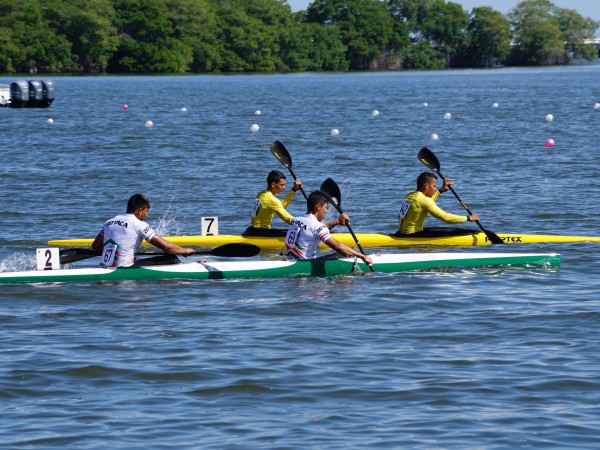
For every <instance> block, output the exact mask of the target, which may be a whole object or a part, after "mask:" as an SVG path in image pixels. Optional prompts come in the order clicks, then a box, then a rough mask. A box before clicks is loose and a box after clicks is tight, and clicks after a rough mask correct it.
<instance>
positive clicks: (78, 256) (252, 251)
mask: <svg viewBox="0 0 600 450" xmlns="http://www.w3.org/2000/svg"><path fill="white" fill-rule="evenodd" d="M259 252H260V248H259V247H258V246H256V245H252V244H246V243H231V244H224V245H221V246H219V247H217V248H214V249H212V250H198V251H196V252H195V253H194V254H195V255H212V256H223V257H240V258H243V257H250V256H256V255H257V254H258V253H259ZM137 254H138V255H140V256H143V255H148V256H150V255H166V254H167V253H163V252H138V253H137ZM95 256H100V253H99V252H96V251H95V250H93V249H91V248H70V249H66V250H61V251H60V263H61V264H69V263H73V262H76V261H81V260H83V259H88V258H93V257H95Z"/></svg>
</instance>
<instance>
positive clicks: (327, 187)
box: [321, 178, 375, 272]
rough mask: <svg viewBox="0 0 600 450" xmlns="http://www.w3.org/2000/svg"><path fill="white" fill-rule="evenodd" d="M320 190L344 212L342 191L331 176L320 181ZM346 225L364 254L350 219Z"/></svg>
mask: <svg viewBox="0 0 600 450" xmlns="http://www.w3.org/2000/svg"><path fill="white" fill-rule="evenodd" d="M321 192H323V193H324V194H325V195H326V196H327V197H329V199H330V203H331V204H332V205H333V207H334V208H335V209H337V211H338V212H339V213H340V214H344V211H342V192H341V191H340V188H339V186H338V185H337V183H336V182H335V181H333V180H332V179H331V178H327V179H326V180H325V181H323V183H321ZM346 226H347V227H348V231H349V232H350V234H351V235H352V239H354V242H356V246H357V247H358V249H359V250H360V252H361V253H362V254H363V255H366V253H365V251H364V250H363V248H362V245H360V242H358V238H357V237H356V235H355V234H354V231H353V230H352V227H351V226H350V221H348V220H347V221H346ZM369 269H371V272H375V269H373V266H372V265H370V266H369Z"/></svg>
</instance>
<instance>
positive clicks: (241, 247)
mask: <svg viewBox="0 0 600 450" xmlns="http://www.w3.org/2000/svg"><path fill="white" fill-rule="evenodd" d="M197 253H200V254H201V253H202V252H197ZM206 253H207V254H209V255H212V256H225V257H231V258H249V257H251V256H256V255H258V254H259V253H260V247H259V246H258V245H253V244H246V243H244V242H240V243H236V242H234V243H231V244H224V245H221V246H219V247H217V248H214V249H212V250H210V251H209V252H206Z"/></svg>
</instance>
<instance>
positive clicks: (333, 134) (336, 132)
mask: <svg viewBox="0 0 600 450" xmlns="http://www.w3.org/2000/svg"><path fill="white" fill-rule="evenodd" d="M329 134H330V135H332V136H338V135H339V134H340V130H338V129H337V128H332V129H331V131H330V132H329Z"/></svg>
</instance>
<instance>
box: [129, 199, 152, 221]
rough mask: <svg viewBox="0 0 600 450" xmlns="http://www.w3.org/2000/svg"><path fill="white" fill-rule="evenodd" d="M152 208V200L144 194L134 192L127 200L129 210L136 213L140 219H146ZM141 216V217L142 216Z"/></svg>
mask: <svg viewBox="0 0 600 450" xmlns="http://www.w3.org/2000/svg"><path fill="white" fill-rule="evenodd" d="M149 210H150V200H148V198H147V197H146V196H145V195H144V194H142V193H138V194H133V195H132V196H131V197H129V201H128V202H127V212H128V213H129V214H133V215H135V216H136V217H137V218H138V219H140V220H144V219H145V218H146V217H147V216H148V211H149ZM140 216H141V217H140Z"/></svg>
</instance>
